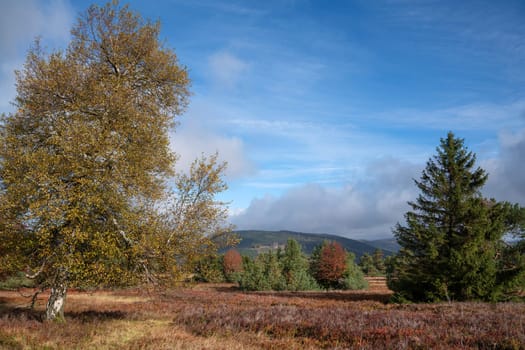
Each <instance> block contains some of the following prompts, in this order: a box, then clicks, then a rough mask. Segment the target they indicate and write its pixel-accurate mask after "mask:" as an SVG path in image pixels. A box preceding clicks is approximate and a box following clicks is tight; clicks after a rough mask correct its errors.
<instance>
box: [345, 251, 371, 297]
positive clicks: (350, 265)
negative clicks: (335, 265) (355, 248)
mask: <svg viewBox="0 0 525 350" xmlns="http://www.w3.org/2000/svg"><path fill="white" fill-rule="evenodd" d="M342 287H343V289H350V290H356V289H365V288H368V282H367V281H366V280H365V277H364V275H363V271H362V270H361V269H360V268H359V266H357V265H356V263H355V255H354V254H353V253H348V254H347V257H346V269H345V272H344V274H343V286H342Z"/></svg>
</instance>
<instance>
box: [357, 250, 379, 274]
mask: <svg viewBox="0 0 525 350" xmlns="http://www.w3.org/2000/svg"><path fill="white" fill-rule="evenodd" d="M359 266H360V267H361V270H362V271H363V272H364V273H365V275H367V276H376V275H377V274H378V271H377V269H376V267H375V264H374V259H373V258H372V256H371V255H370V254H368V253H364V254H363V255H361V259H360V260H359Z"/></svg>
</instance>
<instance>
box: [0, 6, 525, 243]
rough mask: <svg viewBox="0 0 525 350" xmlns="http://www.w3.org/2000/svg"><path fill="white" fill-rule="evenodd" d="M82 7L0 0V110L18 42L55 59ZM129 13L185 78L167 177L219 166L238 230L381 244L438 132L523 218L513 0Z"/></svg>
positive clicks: (524, 31)
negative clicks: (38, 45) (182, 68)
mask: <svg viewBox="0 0 525 350" xmlns="http://www.w3.org/2000/svg"><path fill="white" fill-rule="evenodd" d="M93 2H94V3H99V4H103V3H104V2H103V1H81V0H70V1H68V0H50V1H46V0H42V1H36V0H7V1H6V0H4V1H3V2H2V6H3V8H2V13H1V14H0V34H1V36H0V37H1V42H0V50H1V51H0V111H9V110H10V108H11V107H10V106H9V104H8V101H9V100H12V98H13V97H14V94H15V91H14V85H13V81H14V80H13V79H14V78H13V74H12V71H13V69H15V68H19V67H21V65H22V64H23V61H24V54H25V52H26V50H27V48H28V47H29V45H30V44H31V42H32V40H33V37H35V36H36V35H40V36H42V38H43V40H44V43H45V44H46V45H48V46H49V47H50V48H60V47H64V46H65V45H67V41H68V39H69V37H68V31H69V28H70V26H71V25H72V23H73V22H74V20H75V17H76V15H77V13H78V12H80V11H84V10H85V9H86V8H87V7H88V6H89V5H90V4H91V3H93ZM123 3H124V2H123ZM129 4H130V6H131V9H133V10H136V11H138V12H140V13H141V14H142V15H143V16H144V17H146V18H150V19H152V20H157V19H158V20H160V21H161V24H162V33H161V37H162V39H163V40H164V41H165V43H166V46H169V47H172V48H173V49H174V50H175V52H176V53H177V55H178V57H179V60H180V62H181V63H182V64H184V65H186V66H187V67H188V69H189V72H190V77H191V79H192V88H191V90H192V93H193V95H192V97H191V101H190V105H189V108H188V110H187V111H186V113H185V114H184V115H183V116H181V117H180V118H179V122H180V126H179V127H178V128H177V129H176V130H175V132H173V133H172V147H173V149H174V150H175V151H176V152H177V153H179V154H180V156H181V158H180V161H179V163H178V167H179V169H184V168H186V167H187V166H188V164H189V163H190V162H191V160H192V159H194V158H195V157H197V156H199V155H200V154H201V153H202V152H204V153H206V154H210V153H213V152H215V151H218V152H219V154H220V157H221V158H222V159H223V160H225V161H227V162H228V164H229V169H228V173H227V182H228V184H229V187H230V188H229V190H228V191H227V192H225V193H223V194H222V195H221V196H220V198H221V199H222V200H225V201H229V202H231V204H230V209H231V213H232V216H231V220H232V222H233V223H235V224H236V225H237V226H238V228H241V229H248V228H256V229H289V230H301V231H305V232H325V233H335V234H340V235H344V236H347V237H351V238H359V239H372V238H378V237H388V236H390V235H391V228H392V227H393V226H394V225H395V223H396V222H398V221H402V220H403V213H404V212H405V211H406V210H407V209H408V206H407V204H406V202H407V201H408V200H412V199H414V198H415V196H416V195H417V191H416V189H415V186H414V185H413V182H412V178H418V177H419V176H420V174H421V171H422V170H423V168H424V166H425V162H426V160H427V159H428V158H429V157H431V156H432V155H433V154H434V152H435V148H436V146H437V145H438V143H439V138H440V137H444V136H445V135H446V133H447V132H448V131H449V130H452V131H454V132H455V133H456V135H457V136H460V137H463V138H465V140H466V144H467V146H468V147H469V148H470V149H471V150H473V151H474V152H475V153H476V154H477V156H478V164H479V165H480V166H482V167H483V168H484V169H486V170H487V171H488V172H489V174H490V177H489V182H488V183H487V186H486V187H485V190H484V191H485V194H486V195H487V196H491V197H495V198H496V199H498V200H509V201H512V202H519V203H521V204H522V205H525V180H524V179H525V176H523V174H524V173H525V89H524V87H525V69H524V68H525V2H524V1H521V0H516V1H513V0H504V1H481V0H480V1H431V0H418V1H416V0H413V1H412V0H377V1H365V0H363V1H306V0H305V1H302V0H282V1H222V0H218V1H208V0H206V1H191V0H163V1H147V2H146V1H130V2H129Z"/></svg>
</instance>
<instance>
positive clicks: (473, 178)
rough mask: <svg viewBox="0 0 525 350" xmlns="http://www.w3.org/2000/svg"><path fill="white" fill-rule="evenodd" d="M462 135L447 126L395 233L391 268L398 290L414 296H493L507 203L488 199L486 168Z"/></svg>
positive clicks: (416, 298) (417, 298)
mask: <svg viewBox="0 0 525 350" xmlns="http://www.w3.org/2000/svg"><path fill="white" fill-rule="evenodd" d="M475 163H476V156H475V154H474V153H472V152H471V151H469V150H468V149H467V148H466V147H465V146H464V140H463V139H459V138H456V137H455V136H454V134H453V133H452V132H449V133H448V135H447V137H446V138H445V139H441V142H440V145H439V147H438V148H437V154H436V155H435V156H433V157H432V158H431V159H429V161H428V162H427V165H426V168H425V169H424V171H423V173H422V176H421V179H420V180H419V181H417V180H415V184H416V186H417V187H418V188H419V190H420V194H419V196H418V197H417V199H416V201H415V202H409V205H410V206H411V207H412V210H411V211H409V212H407V213H406V214H405V218H406V224H405V225H401V224H397V226H396V228H395V229H394V234H395V236H396V238H397V241H398V243H399V244H400V245H401V247H402V248H401V250H400V253H399V254H398V256H397V257H396V258H395V259H394V260H393V261H392V263H391V266H390V268H389V276H388V277H389V279H388V283H389V286H390V288H392V289H393V290H394V291H395V292H397V296H399V297H401V298H403V299H409V300H414V301H439V300H472V299H475V300H492V299H495V298H497V296H498V292H499V291H500V289H499V288H498V281H497V276H498V261H497V255H498V254H497V249H498V246H499V244H500V242H501V239H502V236H503V234H504V233H505V230H506V226H505V217H506V210H505V207H506V206H505V205H504V204H502V203H497V202H496V201H494V200H487V199H485V198H483V197H482V195H481V192H480V190H481V188H482V187H483V185H484V184H485V182H486V181H487V174H486V172H485V171H484V170H483V169H481V168H479V167H475Z"/></svg>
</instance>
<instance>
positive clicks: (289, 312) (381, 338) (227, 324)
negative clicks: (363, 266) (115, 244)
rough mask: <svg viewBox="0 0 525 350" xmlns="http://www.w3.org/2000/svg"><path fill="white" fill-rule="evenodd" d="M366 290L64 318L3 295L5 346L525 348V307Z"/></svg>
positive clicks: (95, 304)
mask: <svg viewBox="0 0 525 350" xmlns="http://www.w3.org/2000/svg"><path fill="white" fill-rule="evenodd" d="M370 285H371V289H370V290H369V291H366V292H300V293H291V292H287V293H275V292H274V293H272V292H267V293H242V292H240V291H238V290H236V289H235V288H232V286H231V285H197V286H196V287H194V288H183V289H179V290H174V291H170V292H169V293H146V292H141V291H139V290H128V291H116V292H107V291H106V292H96V293H92V294H89V293H79V292H72V293H70V294H69V295H68V300H67V304H66V320H67V322H66V323H65V324H57V323H53V322H41V317H42V311H43V309H44V307H45V300H46V299H45V298H46V295H41V296H40V297H39V299H38V302H37V305H36V309H35V310H33V311H31V310H28V309H27V305H28V299H26V298H24V297H22V296H21V295H20V294H19V293H17V292H0V348H1V349H98V350H101V349H261V348H262V349H318V348H327V349H348V348H350V349H351V348H357V349H382V348H389V349H407V348H413V349H426V348H433V349H469V348H470V349H480V348H482V349H525V304H520V303H501V304H486V303H452V304H429V305H423V304H413V305H394V304H386V303H385V301H386V300H387V299H388V297H389V294H390V293H389V291H388V290H387V289H386V287H385V286H384V283H381V282H377V281H376V282H374V283H370Z"/></svg>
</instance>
